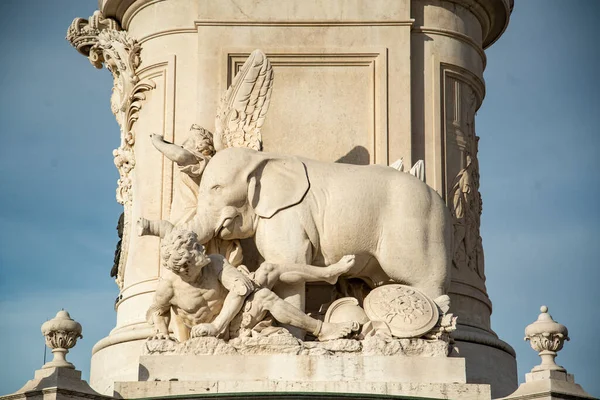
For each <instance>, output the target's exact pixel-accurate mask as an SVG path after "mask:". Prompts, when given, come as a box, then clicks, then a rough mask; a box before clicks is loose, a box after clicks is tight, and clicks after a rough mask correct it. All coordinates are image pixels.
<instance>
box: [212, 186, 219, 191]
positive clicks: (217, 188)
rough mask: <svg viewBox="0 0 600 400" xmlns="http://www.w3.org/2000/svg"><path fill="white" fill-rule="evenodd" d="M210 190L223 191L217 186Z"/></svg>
mask: <svg viewBox="0 0 600 400" xmlns="http://www.w3.org/2000/svg"><path fill="white" fill-rule="evenodd" d="M210 190H214V191H219V190H221V186H220V185H215V186H213V187H211V188H210Z"/></svg>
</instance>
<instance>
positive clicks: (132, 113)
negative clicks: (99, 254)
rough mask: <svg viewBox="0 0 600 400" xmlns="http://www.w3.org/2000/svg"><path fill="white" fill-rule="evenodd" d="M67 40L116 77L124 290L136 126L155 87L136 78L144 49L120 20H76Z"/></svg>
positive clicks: (114, 96)
mask: <svg viewBox="0 0 600 400" xmlns="http://www.w3.org/2000/svg"><path fill="white" fill-rule="evenodd" d="M67 40H68V41H69V42H70V43H71V44H72V45H73V47H75V48H76V49H77V51H79V52H80V53H81V54H83V55H85V56H86V57H88V58H89V60H90V62H91V63H92V65H94V66H95V67H96V68H102V67H103V66H105V67H106V68H107V69H108V70H109V71H110V72H111V74H112V76H113V89H112V95H111V99H110V105H111V110H112V112H113V114H114V115H115V118H116V120H117V123H118V124H119V127H120V131H121V141H120V145H119V147H118V148H117V149H115V150H114V151H113V156H114V162H115V166H116V167H117V169H118V171H119V180H118V182H117V190H116V198H117V201H118V202H119V203H120V204H123V206H124V215H125V218H124V224H123V225H124V226H123V238H122V246H121V249H122V250H121V256H120V261H119V270H118V273H117V277H116V281H117V284H118V285H119V287H120V288H121V287H122V285H123V274H124V269H125V268H124V264H125V261H126V260H127V248H128V242H129V226H130V221H131V203H132V179H131V172H132V170H133V169H134V168H135V154H134V150H133V144H134V143H135V133H134V130H133V126H134V124H135V122H136V121H137V119H138V118H139V111H140V109H141V108H142V104H143V101H144V100H145V99H146V95H145V92H147V91H149V90H151V89H154V88H155V87H156V84H155V83H154V82H153V81H152V80H150V79H145V80H141V81H140V78H139V76H138V75H137V68H138V67H139V65H140V62H141V59H140V51H141V48H140V46H139V44H138V43H137V41H136V40H135V39H134V38H132V37H131V36H130V35H129V34H128V32H126V31H123V30H121V27H120V26H119V24H118V22H117V21H115V20H113V19H110V18H105V17H104V16H103V15H102V13H101V12H100V11H96V12H94V15H92V16H91V17H90V18H89V19H88V20H86V19H83V18H76V19H75V20H73V22H72V23H71V26H70V27H69V29H68V31H67Z"/></svg>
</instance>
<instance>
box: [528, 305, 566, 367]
mask: <svg viewBox="0 0 600 400" xmlns="http://www.w3.org/2000/svg"><path fill="white" fill-rule="evenodd" d="M540 311H541V312H542V313H541V314H540V315H539V316H538V319H537V321H535V322H534V323H533V324H531V325H528V326H527V327H526V328H525V340H529V341H530V344H531V347H532V348H533V349H534V350H535V351H537V352H539V355H540V357H541V358H542V363H541V364H540V365H538V366H535V367H533V369H532V370H531V372H535V371H566V370H565V369H564V368H563V367H561V366H560V365H557V364H556V363H555V362H554V358H555V357H556V353H557V352H558V351H560V349H562V347H563V344H564V342H565V340H569V331H568V330H567V327H566V326H564V325H561V324H559V323H558V322H556V321H554V320H553V319H552V316H551V315H550V314H548V307H546V306H542V307H540Z"/></svg>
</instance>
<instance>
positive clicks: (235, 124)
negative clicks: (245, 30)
mask: <svg viewBox="0 0 600 400" xmlns="http://www.w3.org/2000/svg"><path fill="white" fill-rule="evenodd" d="M272 89H273V68H272V67H271V63H270V62H269V60H268V59H267V56H266V55H265V54H264V53H263V52H262V51H260V50H254V51H253V52H252V54H250V57H248V59H247V60H246V62H245V63H244V65H243V66H242V68H241V69H240V70H239V72H238V73H237V74H236V75H235V77H234V78H233V83H232V84H231V86H230V87H229V88H228V89H227V91H226V92H225V94H224V95H223V97H222V98H221V101H220V104H219V108H218V110H217V118H216V121H215V127H216V132H215V135H214V146H215V149H216V150H217V151H218V150H221V149H225V148H228V147H248V148H251V149H254V150H261V148H262V138H261V134H260V128H261V127H262V125H263V123H264V120H265V116H266V114H267V111H268V109H269V103H270V101H271V92H272Z"/></svg>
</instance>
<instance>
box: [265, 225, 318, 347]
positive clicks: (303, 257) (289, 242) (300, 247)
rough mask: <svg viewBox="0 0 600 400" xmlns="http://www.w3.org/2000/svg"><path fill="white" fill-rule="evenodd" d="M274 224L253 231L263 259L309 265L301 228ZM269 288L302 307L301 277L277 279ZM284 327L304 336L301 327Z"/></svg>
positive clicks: (309, 250)
mask: <svg viewBox="0 0 600 400" xmlns="http://www.w3.org/2000/svg"><path fill="white" fill-rule="evenodd" d="M267 222H269V223H273V222H276V221H273V220H269V221H267ZM277 222H278V221H277ZM275 225H276V224H273V225H272V226H266V227H261V228H267V229H257V232H256V236H255V240H256V247H257V249H258V251H259V253H260V254H261V255H262V257H263V258H264V260H265V263H269V264H279V265H282V264H305V265H307V264H308V265H310V264H311V261H312V245H311V243H310V240H309V239H308V237H307V236H306V235H305V234H304V232H303V231H300V230H297V231H294V229H289V227H290V226H291V225H288V229H287V230H286V229H285V228H284V227H285V225H284V227H282V228H281V229H274V228H275ZM282 233H285V234H282ZM273 292H275V293H276V294H277V295H278V296H279V297H281V298H282V299H283V300H285V301H286V302H287V303H289V304H291V305H293V306H294V307H296V308H298V309H300V310H302V311H304V309H305V294H306V288H305V282H304V281H302V280H299V281H297V282H295V283H293V282H289V283H285V282H281V281H279V282H277V283H276V284H275V285H274V286H273ZM285 328H286V329H288V330H289V331H290V332H291V333H292V335H294V336H295V337H297V338H299V339H303V338H304V333H305V332H304V331H303V330H302V329H299V328H296V327H293V326H290V325H286V326H285Z"/></svg>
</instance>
